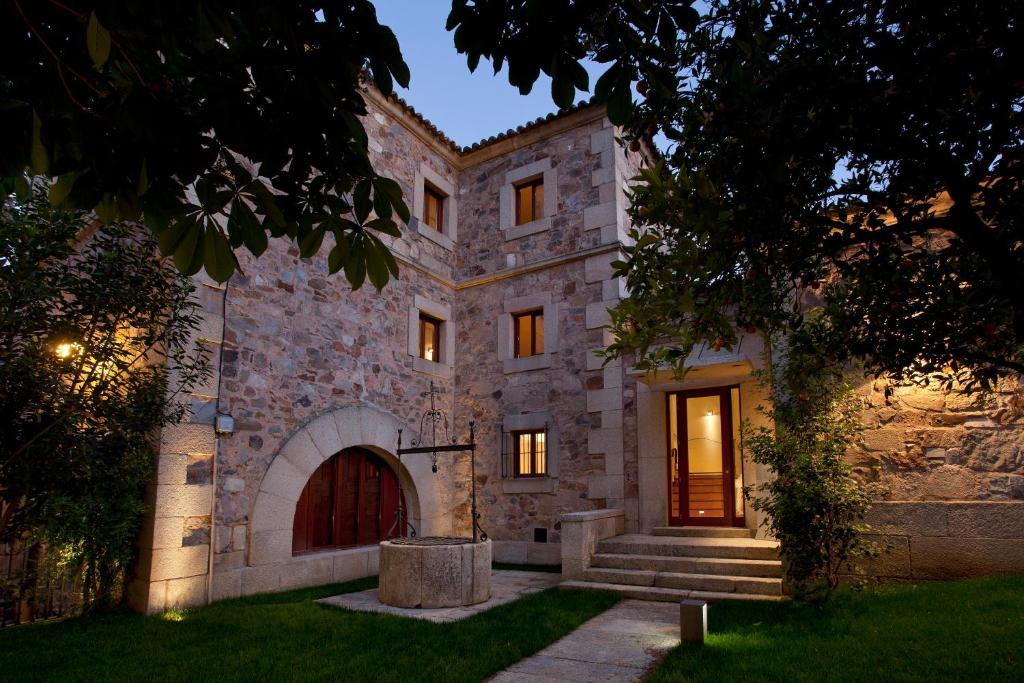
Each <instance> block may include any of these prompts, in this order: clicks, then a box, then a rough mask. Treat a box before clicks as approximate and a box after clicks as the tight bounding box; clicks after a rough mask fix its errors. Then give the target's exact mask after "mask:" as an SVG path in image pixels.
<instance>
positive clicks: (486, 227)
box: [456, 118, 639, 563]
mask: <svg viewBox="0 0 1024 683" xmlns="http://www.w3.org/2000/svg"><path fill="white" fill-rule="evenodd" d="M614 135H615V130H614V129H613V128H612V127H611V126H610V124H609V123H608V122H607V121H606V120H604V119H603V118H595V119H592V120H590V121H588V122H586V123H583V124H581V125H579V126H577V127H575V128H572V129H571V130H568V131H566V132H563V133H560V134H557V135H554V136H552V137H550V138H547V139H543V140H540V141H538V142H536V143H534V144H531V145H528V146H524V147H522V148H519V149H515V150H513V151H511V152H509V153H508V154H505V155H502V156H499V157H496V158H493V159H489V160H487V161H485V162H483V163H480V164H478V165H475V166H472V167H470V168H467V169H465V170H463V171H462V172H461V174H460V188H461V189H460V205H459V212H460V214H459V234H460V240H459V241H460V246H459V258H458V265H457V271H456V272H457V276H458V284H457V289H458V291H457V296H456V302H457V304H456V310H457V315H456V318H457V322H458V348H459V355H458V357H457V362H456V397H457V406H458V416H459V418H460V419H474V420H476V422H477V425H478V435H479V438H478V443H480V444H481V449H480V453H479V456H480V457H479V461H480V464H479V465H478V470H477V484H478V487H479V492H480V507H481V514H482V523H483V525H484V527H485V528H486V530H487V532H488V533H489V534H490V535H491V537H492V538H494V539H495V540H496V544H495V557H496V558H497V559H499V560H504V561H513V562H537V563H548V562H551V563H554V562H558V554H557V553H558V546H557V545H554V544H557V543H558V542H559V540H560V533H559V522H558V520H559V516H560V514H562V513H564V512H570V511H585V510H592V509H600V508H604V507H616V508H621V507H625V508H626V509H627V510H629V511H631V512H629V513H627V517H628V518H629V520H630V522H631V523H632V522H635V519H636V517H637V510H638V506H637V504H636V499H637V467H636V436H635V429H636V419H635V401H634V400H633V398H632V395H631V392H632V387H631V383H627V382H624V381H623V373H624V368H623V364H622V363H621V362H615V363H612V364H610V365H609V366H607V367H603V366H602V362H603V361H602V359H599V358H597V357H596V356H595V355H594V354H593V351H594V350H596V349H600V348H603V347H604V346H605V345H606V344H607V342H608V341H609V340H608V338H607V333H606V332H605V331H604V330H603V329H602V328H603V325H604V324H605V323H607V321H608V314H607V309H608V308H609V307H611V306H614V305H615V303H617V301H618V300H619V297H620V296H621V289H622V287H621V283H619V282H618V281H617V280H616V279H614V278H612V276H611V268H610V266H609V263H610V262H611V261H613V260H615V259H617V258H619V255H620V252H619V249H620V246H621V244H622V243H623V242H624V241H625V239H626V238H625V232H626V227H627V225H628V223H627V219H626V216H625V206H626V201H625V195H624V191H623V188H624V181H625V180H626V179H627V178H629V177H632V175H633V174H634V173H635V170H636V168H637V167H638V165H639V160H638V155H635V154H629V153H627V152H626V151H624V150H622V149H621V148H620V147H618V146H617V145H616V143H615V141H614ZM544 160H548V161H549V163H550V166H551V168H553V169H554V170H555V177H556V179H557V181H556V182H557V192H552V188H550V187H548V186H547V182H548V181H547V179H546V180H545V202H547V201H550V199H551V197H553V196H557V202H558V205H557V208H556V210H555V213H554V215H553V216H552V217H551V224H550V227H549V228H548V229H546V230H542V231H539V232H535V233H531V234H528V235H526V236H523V237H513V238H510V236H509V235H507V234H505V233H504V232H503V231H502V230H501V229H499V225H500V221H501V207H500V202H499V193H500V192H501V187H502V185H505V184H506V173H508V172H510V171H512V172H514V171H515V170H516V169H518V168H522V167H528V166H529V165H536V164H538V163H543V162H544ZM541 261H546V262H547V266H546V267H545V268H543V269H540V270H532V269H531V265H532V264H535V263H537V262H541ZM538 293H544V294H546V295H548V296H549V297H550V303H551V304H552V305H553V307H554V309H555V310H557V319H558V320H557V325H558V347H557V352H556V353H555V354H554V355H553V358H552V360H551V362H550V366H549V367H543V368H538V369H532V370H525V371H507V369H506V368H505V367H503V362H502V358H501V357H500V354H499V352H498V345H499V344H501V343H504V340H503V339H502V336H503V335H506V334H508V331H506V330H504V329H501V328H500V326H499V325H498V324H497V319H498V317H499V316H501V315H503V314H504V313H505V312H506V311H505V303H506V302H508V301H511V300H517V299H522V298H523V297H528V296H530V295H537V294H538ZM546 342H547V340H546ZM545 350H546V351H548V349H545ZM624 387H629V388H624ZM538 413H543V414H545V415H547V416H550V419H551V422H550V423H549V435H550V436H552V437H553V438H557V443H556V444H554V445H555V446H557V454H555V453H554V452H552V453H551V455H550V457H551V458H556V457H557V462H555V463H553V464H552V465H550V466H551V468H552V470H555V469H557V473H554V472H553V473H552V476H551V477H550V478H549V479H548V480H547V481H542V482H528V481H523V480H516V479H513V478H511V477H510V476H505V477H503V476H502V463H501V459H502V457H503V454H502V448H503V447H502V443H501V441H502V437H501V428H502V426H503V425H504V424H506V423H507V422H508V421H509V420H510V419H515V418H517V417H519V416H527V415H536V414H538ZM627 415H628V417H627ZM627 419H628V420H629V424H628V426H626V425H625V424H624V420H627ZM504 457H506V458H508V457H509V456H508V455H507V454H505V456H504ZM627 463H628V465H627ZM537 528H543V529H546V530H547V538H548V543H547V544H540V543H534V542H533V541H534V535H533V532H534V529H537Z"/></svg>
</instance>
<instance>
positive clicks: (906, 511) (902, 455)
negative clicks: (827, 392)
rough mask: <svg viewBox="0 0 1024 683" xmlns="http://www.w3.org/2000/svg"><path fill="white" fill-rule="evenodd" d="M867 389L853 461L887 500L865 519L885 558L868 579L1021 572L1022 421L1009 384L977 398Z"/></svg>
mask: <svg viewBox="0 0 1024 683" xmlns="http://www.w3.org/2000/svg"><path fill="white" fill-rule="evenodd" d="M885 388H886V383H885V382H883V381H875V382H865V383H863V384H862V385H861V386H860V387H859V388H858V392H859V394H860V395H861V397H862V398H863V400H864V403H865V412H864V416H863V420H864V423H865V426H866V427H867V429H866V431H865V432H864V433H863V435H862V442H861V444H860V445H859V447H858V448H856V449H855V450H854V451H853V452H852V453H851V454H850V462H851V463H852V464H853V465H854V467H855V469H856V471H857V472H858V473H859V474H860V475H861V476H863V477H865V478H867V479H872V480H878V481H880V482H881V483H882V484H883V485H884V487H885V488H886V494H885V499H884V501H883V502H880V503H879V504H877V505H876V506H875V507H874V508H873V509H872V510H871V512H870V514H869V516H868V520H867V521H868V523H869V524H870V525H871V527H872V530H873V531H874V532H875V534H877V538H878V540H879V541H880V542H881V545H882V546H884V547H888V548H889V551H888V552H887V553H886V554H885V555H884V556H883V557H882V558H879V559H878V560H876V561H875V562H873V563H871V566H870V571H871V572H872V573H874V574H876V575H878V576H882V577H892V578H928V579H937V578H956V577H960V576H970V575H974V574H986V573H997V572H1021V571H1024V418H1022V417H1021V415H1020V413H1019V410H1017V409H1016V408H1015V407H1014V406H1013V405H1012V403H1013V400H1014V393H1013V388H1014V387H1010V386H1006V387H1003V388H1002V390H1000V391H999V392H997V393H995V394H993V395H992V396H990V397H988V398H986V399H982V401H981V402H980V403H979V402H978V397H977V396H966V395H963V394H960V393H956V392H953V393H947V392H944V391H941V390H938V389H936V388H921V387H916V386H900V387H896V388H895V391H894V392H893V394H892V396H889V397H886V395H885Z"/></svg>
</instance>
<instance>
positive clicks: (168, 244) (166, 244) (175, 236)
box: [156, 218, 193, 256]
mask: <svg viewBox="0 0 1024 683" xmlns="http://www.w3.org/2000/svg"><path fill="white" fill-rule="evenodd" d="M192 225H193V223H192V221H191V219H189V218H184V219H179V220H176V221H174V222H172V223H171V224H170V225H169V226H167V228H166V229H164V230H161V231H160V232H159V233H158V234H157V236H156V243H157V246H158V247H160V253H161V254H163V255H164V256H170V255H171V254H173V253H174V252H175V251H177V249H178V245H179V244H181V240H182V239H183V238H184V237H185V235H186V233H187V232H188V229H189V228H190V227H191V226H192Z"/></svg>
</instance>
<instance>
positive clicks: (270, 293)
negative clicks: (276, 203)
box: [214, 110, 454, 597]
mask: <svg viewBox="0 0 1024 683" xmlns="http://www.w3.org/2000/svg"><path fill="white" fill-rule="evenodd" d="M365 123H366V127H367V130H368V133H369V135H370V139H371V145H370V147H371V159H372V161H373V162H374V165H375V167H376V168H377V169H378V171H381V172H383V173H384V174H385V175H389V176H391V177H393V178H394V179H395V180H397V181H398V182H399V183H400V184H401V185H402V187H403V192H404V194H405V196H406V198H407V201H409V203H410V205H411V199H410V198H411V197H412V196H413V190H414V187H413V185H414V182H415V177H416V176H415V174H416V170H417V168H418V167H419V164H421V163H423V164H428V165H429V166H430V167H431V168H433V169H434V171H436V172H437V173H439V174H441V175H443V176H447V177H450V178H452V179H453V180H454V172H453V170H452V169H451V167H450V166H448V164H447V163H446V162H445V161H444V160H443V159H442V158H441V157H440V156H439V155H438V154H437V153H436V152H435V151H434V150H432V149H431V148H430V147H428V146H427V145H426V144H424V143H423V142H421V141H420V140H418V139H417V138H415V137H414V136H412V135H410V134H409V133H408V132H407V131H406V129H404V128H403V127H402V126H400V125H399V124H398V123H397V122H396V121H394V120H393V119H392V118H391V117H390V116H388V115H387V114H385V113H383V112H381V111H379V110H372V111H371V113H370V115H369V116H368V117H367V119H366V120H365ZM329 241H330V238H328V242H329ZM388 241H389V244H390V245H391V247H392V249H393V251H394V252H395V253H396V254H397V255H399V256H400V257H404V262H402V263H401V264H400V265H401V275H400V279H398V280H393V281H391V282H390V283H389V284H388V286H387V287H386V288H385V289H384V290H383V291H381V292H377V291H376V290H374V288H373V287H372V286H371V285H370V284H369V283H367V284H365V285H364V286H363V288H362V289H360V290H359V291H356V292H353V291H352V290H351V288H350V286H349V284H348V282H347V281H346V280H345V278H344V277H343V276H342V275H341V274H340V273H339V274H335V275H329V274H328V272H327V262H326V255H327V252H328V251H329V250H330V246H331V245H329V244H326V243H325V245H324V248H323V249H322V250H321V253H320V254H318V255H317V256H316V257H314V258H312V259H302V258H299V256H298V251H297V249H296V248H295V246H294V245H292V244H291V243H289V242H287V241H285V240H272V241H271V246H270V248H269V249H268V250H267V251H266V252H265V253H264V254H263V255H261V256H260V257H259V258H258V259H256V258H252V257H251V256H250V255H247V254H240V261H241V266H242V273H244V274H236V275H235V276H234V277H233V278H232V280H231V281H230V284H229V289H228V300H227V314H226V329H225V335H224V336H225V352H224V356H223V370H222V383H221V394H220V406H219V408H220V410H221V412H224V413H228V414H230V415H232V416H233V417H234V421H235V431H234V433H233V434H231V435H226V436H224V437H223V438H222V439H221V445H220V450H219V455H218V461H217V468H218V477H217V491H216V496H217V510H216V531H215V536H216V538H215V557H214V574H215V576H216V575H217V574H218V573H220V574H225V573H227V572H231V571H233V570H238V569H240V568H243V567H245V566H246V563H247V559H248V552H251V546H252V543H253V538H252V532H251V529H250V526H249V523H250V519H251V515H252V511H253V506H254V505H255V504H256V498H257V493H258V491H259V487H260V482H261V481H262V479H263V477H264V476H265V474H266V472H267V470H268V468H269V466H270V464H271V462H272V461H273V459H274V458H275V456H276V455H277V454H278V451H279V450H280V449H281V447H282V445H283V444H284V443H285V442H286V440H287V439H288V437H289V436H290V435H292V434H293V433H294V432H295V431H296V430H297V429H298V428H299V427H301V426H302V425H304V424H306V423H308V422H309V421H311V420H312V419H314V418H315V417H316V416H318V415H321V414H324V413H327V412H329V411H333V410H337V409H338V408H342V407H345V406H353V405H369V406H373V407H376V408H379V409H381V410H383V411H385V412H387V413H390V414H392V415H394V416H396V417H397V418H398V419H399V420H400V421H401V422H402V423H404V424H407V425H412V424H415V423H418V420H419V415H420V413H421V412H422V410H423V406H424V402H425V399H424V398H423V395H424V394H425V392H427V391H428V389H429V386H430V383H431V382H434V383H435V384H436V385H437V386H438V388H439V389H440V391H441V392H442V396H441V397H440V399H439V407H442V408H444V409H446V410H447V411H449V413H450V412H451V411H452V383H451V379H450V378H448V377H444V376H439V375H434V374H427V373H424V372H420V371H418V370H416V369H415V368H414V357H413V356H411V355H409V353H408V334H409V331H408V325H409V316H408V310H409V307H410V305H412V303H413V301H414V297H415V296H417V295H419V296H421V297H425V298H427V299H429V300H431V301H434V302H437V303H439V304H441V305H446V306H451V305H452V303H453V291H452V288H451V286H450V284H446V283H445V281H446V280H448V279H449V278H450V276H451V267H450V265H449V264H450V261H451V259H450V252H448V251H447V250H445V249H444V248H443V247H442V246H440V245H437V244H435V243H433V242H430V241H428V240H425V239H423V238H422V237H421V236H420V235H418V234H415V232H414V231H412V230H409V229H408V228H405V229H404V234H403V237H402V238H401V239H399V240H388ZM410 262H411V263H415V264H417V265H416V266H414V265H411V263H410ZM408 436H409V435H408V434H407V438H408ZM392 450H393V449H392ZM453 495H454V494H453ZM264 574H265V575H266V576H265V578H264V579H263V580H261V581H259V582H256V579H255V578H253V579H252V580H251V581H249V582H248V585H247V582H246V580H245V579H244V578H243V581H242V584H241V586H240V587H239V586H238V584H234V585H231V586H222V587H220V589H219V590H218V591H217V592H218V595H217V597H229V596H231V595H233V594H235V592H236V591H239V590H240V591H241V592H242V593H247V592H254V591H255V590H271V589H273V588H278V587H285V586H287V584H286V583H281V581H282V579H281V578H275V577H274V576H270V575H269V574H268V573H266V572H264ZM327 580H330V577H327ZM254 582H255V583H254Z"/></svg>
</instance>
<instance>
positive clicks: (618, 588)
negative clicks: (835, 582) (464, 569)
mask: <svg viewBox="0 0 1024 683" xmlns="http://www.w3.org/2000/svg"><path fill="white" fill-rule="evenodd" d="M558 586H559V588H576V589H582V590H598V591H613V592H616V593H619V594H621V595H622V596H623V597H626V598H632V599H635V600H654V601H657V602H679V601H680V600H687V599H690V600H707V601H709V602H713V601H715V600H758V601H765V602H782V601H784V600H787V599H788V598H786V597H785V596H783V595H762V594H756V593H723V592H719V591H700V590H685V589H680V588H661V587H658V586H633V585H629V584H624V583H602V582H598V581H563V582H562V583H560V584H558Z"/></svg>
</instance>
